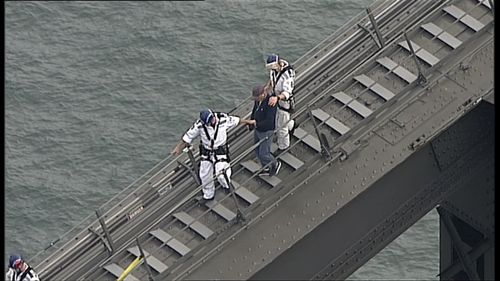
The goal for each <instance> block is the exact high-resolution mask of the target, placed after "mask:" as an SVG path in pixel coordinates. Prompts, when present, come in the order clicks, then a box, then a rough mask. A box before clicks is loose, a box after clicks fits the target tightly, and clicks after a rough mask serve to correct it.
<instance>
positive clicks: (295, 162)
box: [278, 152, 304, 170]
mask: <svg viewBox="0 0 500 281" xmlns="http://www.w3.org/2000/svg"><path fill="white" fill-rule="evenodd" d="M278 159H281V160H283V162H285V163H286V164H288V165H290V166H291V167H292V168H293V169H294V170H297V169H299V168H300V167H302V166H303V165H304V162H302V161H300V159H299V158H297V157H295V156H293V155H292V154H291V153H289V152H285V153H282V154H280V155H279V156H278Z"/></svg>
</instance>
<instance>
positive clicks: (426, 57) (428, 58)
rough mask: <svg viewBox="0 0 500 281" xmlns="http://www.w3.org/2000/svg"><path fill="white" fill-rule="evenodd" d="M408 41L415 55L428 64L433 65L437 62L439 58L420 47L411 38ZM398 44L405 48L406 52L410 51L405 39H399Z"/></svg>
mask: <svg viewBox="0 0 500 281" xmlns="http://www.w3.org/2000/svg"><path fill="white" fill-rule="evenodd" d="M410 42H411V46H412V47H413V50H414V51H415V54H416V55H417V57H419V58H420V59H421V60H423V61H425V62H426V63H427V64H428V65H430V66H434V65H435V64H436V63H438V62H439V59H438V58H436V57H435V56H434V55H433V54H431V53H429V52H428V51H427V50H426V49H424V48H422V47H420V46H419V45H418V44H417V43H415V42H413V41H411V40H410ZM398 45H399V46H401V47H403V48H405V49H406V50H407V51H408V52H411V50H410V47H409V46H408V43H406V41H401V42H399V43H398Z"/></svg>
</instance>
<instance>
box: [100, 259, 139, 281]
mask: <svg viewBox="0 0 500 281" xmlns="http://www.w3.org/2000/svg"><path fill="white" fill-rule="evenodd" d="M104 269H106V270H107V271H108V272H109V273H111V274H113V275H114V276H115V277H116V278H118V277H120V275H121V274H122V273H123V271H124V270H125V269H123V268H122V267H121V266H119V265H117V264H116V263H112V264H107V265H105V266H104ZM123 280H124V281H139V279H137V278H136V277H135V276H133V275H132V274H129V275H127V277H125V279H123Z"/></svg>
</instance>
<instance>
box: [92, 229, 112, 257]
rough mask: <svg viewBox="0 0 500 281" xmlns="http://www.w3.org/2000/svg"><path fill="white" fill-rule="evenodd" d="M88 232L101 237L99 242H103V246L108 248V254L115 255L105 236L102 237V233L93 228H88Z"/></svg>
mask: <svg viewBox="0 0 500 281" xmlns="http://www.w3.org/2000/svg"><path fill="white" fill-rule="evenodd" d="M88 231H90V232H92V233H94V234H95V235H96V236H97V237H99V240H101V242H102V244H104V247H106V249H107V250H108V253H109V254H112V253H113V249H112V248H111V246H110V245H109V244H108V242H107V241H106V239H104V236H102V234H100V233H97V231H95V229H93V228H92V227H89V228H88Z"/></svg>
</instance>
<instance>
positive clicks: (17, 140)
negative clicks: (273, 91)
mask: <svg viewBox="0 0 500 281" xmlns="http://www.w3.org/2000/svg"><path fill="white" fill-rule="evenodd" d="M371 3H372V0H357V1H356V0H353V1H347V0H320V1H316V0H279V1H278V0H263V1H248V0H241V1H229V0H220V1H206V2H180V1H179V2H176V1H174V2H7V3H6V4H5V190H4V192H5V253H4V258H7V257H8V255H9V254H10V253H20V254H23V255H25V256H26V257H29V256H32V255H34V254H35V253H37V252H38V251H40V250H42V249H44V248H45V247H46V246H47V245H48V244H49V243H50V242H51V241H53V240H54V239H55V238H57V237H59V236H60V235H61V234H63V233H64V232H66V231H68V230H69V229H70V228H71V227H72V226H74V225H75V224H76V223H77V222H79V221H81V220H82V219H83V218H85V217H87V216H89V215H92V214H94V210H95V209H96V208H97V207H98V206H100V205H102V204H103V203H104V202H105V201H107V200H108V199H109V198H111V197H113V196H114V195H115V194H117V193H118V192H120V191H121V190H123V189H124V188H125V187H126V186H128V185H129V184H130V183H132V182H133V181H134V180H135V179H137V178H138V177H139V176H141V175H142V174H143V173H144V172H146V171H147V170H149V169H150V168H151V167H153V166H154V165H155V164H156V163H158V162H159V161H161V160H162V159H164V158H166V157H167V156H168V153H169V151H170V149H171V148H172V146H173V145H174V144H175V143H176V142H177V140H178V138H179V137H180V135H181V134H182V133H183V132H184V130H185V129H186V128H187V127H188V126H190V125H191V123H192V121H193V120H194V118H195V117H196V115H197V112H198V111H199V109H201V108H203V107H212V108H215V109H217V110H223V111H229V110H230V109H232V108H233V107H234V106H236V105H238V104H239V103H240V101H241V100H242V99H244V98H246V97H247V96H248V92H249V89H251V87H252V86H253V85H254V84H255V82H256V81H264V79H265V78H266V74H265V71H264V68H263V58H264V56H265V54H267V53H271V52H277V53H279V54H281V55H282V56H283V57H285V58H286V59H288V60H289V61H290V62H294V61H295V60H296V59H298V58H299V57H300V56H301V55H303V54H304V53H306V52H307V51H308V50H309V49H310V48H312V47H314V46H315V45H316V44H317V43H319V42H320V41H322V40H323V39H324V38H326V37H327V36H328V35H330V34H331V33H333V32H334V31H335V30H337V29H338V28H339V27H340V26H341V25H343V24H344V23H345V22H347V21H348V20H349V19H350V18H352V17H353V16H354V15H356V14H358V13H360V12H363V11H364V8H365V7H367V6H368V5H369V4H371ZM438 229H439V226H438V221H437V215H436V213H435V212H434V211H433V212H431V213H430V214H428V215H427V216H425V217H424V218H423V219H422V220H421V221H420V222H418V223H417V224H416V225H414V226H413V227H412V228H411V229H409V230H408V231H407V232H406V233H405V234H404V235H402V236H401V237H399V238H398V239H397V240H395V241H394V242H393V243H391V244H390V246H389V247H387V248H386V249H384V250H383V251H382V252H380V253H379V254H378V255H377V256H376V257H375V258H373V259H372V260H371V261H369V262H368V263H367V264H366V265H364V266H363V267H362V268H360V269H359V270H358V271H357V272H356V273H355V274H354V275H352V276H351V277H350V279H372V280H373V279H436V277H435V276H436V274H437V273H438V268H439V248H438V245H439V244H438V232H437V230H438Z"/></svg>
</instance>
